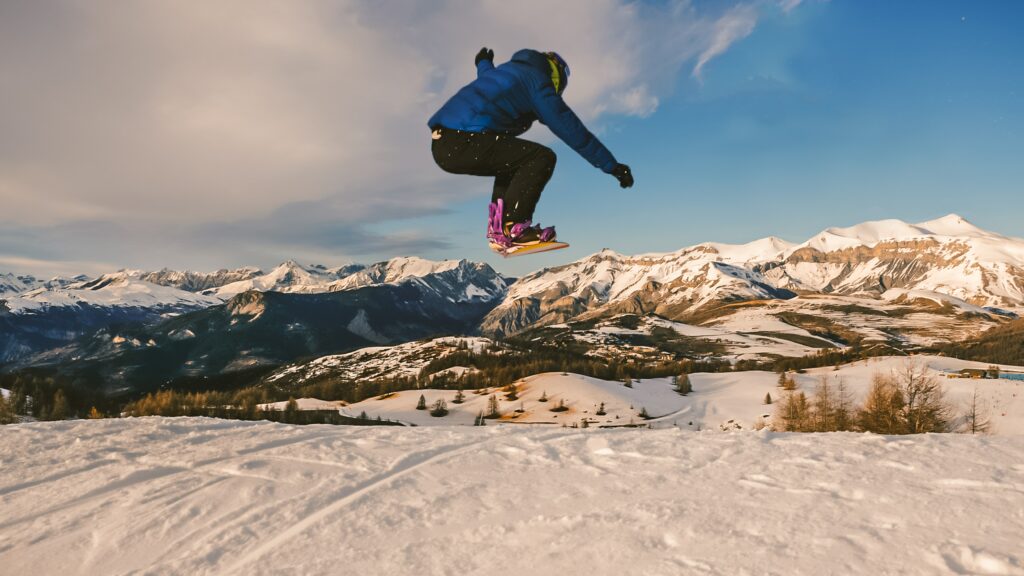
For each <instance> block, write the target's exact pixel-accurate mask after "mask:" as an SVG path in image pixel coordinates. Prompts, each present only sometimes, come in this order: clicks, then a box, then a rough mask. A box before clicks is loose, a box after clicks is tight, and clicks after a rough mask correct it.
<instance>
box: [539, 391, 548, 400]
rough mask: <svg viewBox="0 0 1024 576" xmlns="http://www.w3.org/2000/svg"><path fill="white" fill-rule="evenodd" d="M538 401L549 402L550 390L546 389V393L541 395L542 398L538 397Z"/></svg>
mask: <svg viewBox="0 0 1024 576" xmlns="http://www.w3.org/2000/svg"><path fill="white" fill-rule="evenodd" d="M537 401H538V402H547V401H548V391H547V390H545V391H544V393H543V394H541V395H540V398H538V399H537Z"/></svg>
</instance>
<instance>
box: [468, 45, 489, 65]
mask: <svg viewBox="0 0 1024 576" xmlns="http://www.w3.org/2000/svg"><path fill="white" fill-rule="evenodd" d="M481 60H487V61H488V62H490V63H492V64H493V63H494V50H491V49H490V48H488V47H486V46H484V47H483V48H481V49H480V51H479V52H477V53H476V59H475V60H473V65H474V66H479V65H480V61H481Z"/></svg>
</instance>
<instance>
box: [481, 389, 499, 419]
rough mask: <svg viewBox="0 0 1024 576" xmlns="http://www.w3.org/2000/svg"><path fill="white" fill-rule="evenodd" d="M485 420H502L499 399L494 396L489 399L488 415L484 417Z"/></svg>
mask: <svg viewBox="0 0 1024 576" xmlns="http://www.w3.org/2000/svg"><path fill="white" fill-rule="evenodd" d="M484 418H487V419H489V420H494V419H496V418H501V408H500V407H499V406H498V397H497V396H495V395H494V394H491V395H490V396H489V397H488V398H487V414H485V415H484Z"/></svg>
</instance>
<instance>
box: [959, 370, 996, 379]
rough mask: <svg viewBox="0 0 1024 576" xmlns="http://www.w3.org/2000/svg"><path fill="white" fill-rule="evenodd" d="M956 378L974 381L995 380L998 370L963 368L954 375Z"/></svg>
mask: <svg viewBox="0 0 1024 576" xmlns="http://www.w3.org/2000/svg"><path fill="white" fill-rule="evenodd" d="M955 377H956V378H974V379H995V378H999V369H998V368H987V369H982V368H964V369H963V370H961V371H959V372H957V373H956V376H955Z"/></svg>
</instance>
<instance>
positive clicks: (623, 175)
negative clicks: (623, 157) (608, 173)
mask: <svg viewBox="0 0 1024 576" xmlns="http://www.w3.org/2000/svg"><path fill="white" fill-rule="evenodd" d="M612 176H615V177H616V178H618V180H619V186H622V187H623V188H631V187H632V186H633V171H632V170H630V169H629V166H626V165H625V164H616V165H615V168H612Z"/></svg>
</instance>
